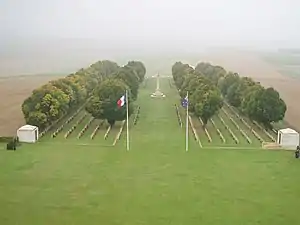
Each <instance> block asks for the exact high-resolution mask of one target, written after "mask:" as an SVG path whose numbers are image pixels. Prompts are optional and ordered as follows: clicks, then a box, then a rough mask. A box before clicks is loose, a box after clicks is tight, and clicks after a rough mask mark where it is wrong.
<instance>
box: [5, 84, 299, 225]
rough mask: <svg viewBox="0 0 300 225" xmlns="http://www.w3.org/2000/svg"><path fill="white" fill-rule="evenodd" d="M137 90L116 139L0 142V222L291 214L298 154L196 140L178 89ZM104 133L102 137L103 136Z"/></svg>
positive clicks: (286, 220) (213, 219) (169, 220)
mask: <svg viewBox="0 0 300 225" xmlns="http://www.w3.org/2000/svg"><path fill="white" fill-rule="evenodd" d="M161 86H162V90H163V91H164V92H165V93H166V95H167V97H166V98H165V99H151V98H150V97H149V95H150V93H151V91H153V90H154V82H152V81H149V82H148V83H147V86H146V87H145V88H143V89H141V90H140V96H139V105H140V106H141V114H140V118H139V121H138V123H137V125H136V126H133V127H131V132H130V140H131V148H130V151H129V152H127V151H126V148H125V145H126V142H125V133H124V134H123V136H122V139H121V141H120V142H119V143H118V144H117V145H116V147H109V146H106V147H104V146H103V145H101V144H100V142H99V143H98V144H95V142H93V141H91V142H90V145H85V146H84V145H77V143H78V142H72V141H71V140H72V139H70V141H65V142H62V143H60V142H56V141H51V139H49V140H47V141H46V140H45V141H42V142H40V143H37V144H33V145H23V146H21V147H20V148H19V149H18V150H17V151H16V152H13V151H1V152H0V165H1V170H0V212H1V213H0V222H1V224H5V225H10V224H30V225H40V224H45V225H46V224H49V225H50V224H51V225H52V224H55V225H60V224H62V225H65V224H73V225H77V224H78V225H82V224H89V225H93V224H106V225H121V224H122V225H135V224H136V225H137V224H139V225H140V224H149V225H153V224H155V225H165V224H172V225H188V224H191V225H194V224H212V225H214V224H218V225H219V224H222V225H223V224H225V225H226V224H228V225H233V224H237V225H240V224H243V225H253V224H266V225H269V224H272V225H281V224H297V223H298V220H299V218H298V217H299V216H298V208H299V207H300V202H299V198H298V197H297V196H298V194H299V193H298V192H299V185H300V181H299V179H298V176H299V172H298V171H299V167H300V164H299V163H300V161H299V160H295V159H294V158H293V153H292V152H288V151H268V150H261V149H253V150H244V149H243V148H242V147H241V148H240V149H235V148H232V149H228V150H225V149H215V148H213V147H211V148H210V147H206V148H202V149H201V148H200V147H199V145H198V144H197V143H196V142H195V141H194V140H193V138H192V136H190V148H189V151H188V152H185V145H184V129H181V128H180V127H179V125H178V121H177V118H176V113H175V109H174V103H175V102H176V101H177V100H178V97H177V95H176V94H177V92H176V90H175V89H171V88H170V87H169V85H168V83H167V81H165V80H163V81H162V82H161ZM101 143H102V142H101Z"/></svg>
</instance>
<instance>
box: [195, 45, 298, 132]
mask: <svg viewBox="0 0 300 225" xmlns="http://www.w3.org/2000/svg"><path fill="white" fill-rule="evenodd" d="M202 60H204V61H205V60H206V61H209V62H211V63H213V64H219V65H221V66H223V67H224V68H225V69H226V70H231V71H233V72H238V73H239V74H240V75H241V76H248V77H252V78H253V79H255V80H256V81H259V82H261V84H262V85H264V86H268V87H269V86H271V87H274V88H275V89H276V90H277V91H279V93H280V95H281V97H282V98H283V99H284V101H285V102H286V104H287V107H288V110H287V112H286V117H285V120H286V121H287V122H288V123H289V124H291V126H293V127H295V128H296V129H298V130H299V129H300V116H299V115H300V104H298V101H299V100H298V98H297V97H298V96H300V79H299V80H298V79H295V78H291V77H288V76H284V75H282V74H280V73H279V72H277V71H276V69H275V66H272V65H270V64H268V63H267V62H265V61H263V60H262V59H261V58H260V57H259V56H258V55H255V54H254V53H252V52H237V51H235V52H230V53H229V52H225V51H223V52H211V53H210V54H206V55H205V56H204V58H203V59H201V61H202Z"/></svg>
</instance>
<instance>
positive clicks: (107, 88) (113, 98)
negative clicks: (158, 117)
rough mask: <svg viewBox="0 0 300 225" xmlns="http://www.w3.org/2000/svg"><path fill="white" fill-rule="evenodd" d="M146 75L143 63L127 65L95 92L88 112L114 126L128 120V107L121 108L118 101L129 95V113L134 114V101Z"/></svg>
mask: <svg viewBox="0 0 300 225" xmlns="http://www.w3.org/2000/svg"><path fill="white" fill-rule="evenodd" d="M145 74H146V69H145V66H144V65H143V63H142V62H138V61H130V62H128V64H127V65H125V66H123V67H121V68H119V70H117V71H115V72H114V73H112V74H110V76H108V78H107V79H106V80H104V81H103V82H102V83H101V84H100V85H99V86H98V87H97V88H96V89H95V91H94V93H93V96H92V98H91V100H90V101H89V103H88V104H87V106H86V110H87V112H89V113H90V114H92V116H93V117H95V118H97V119H106V120H107V121H108V123H109V124H110V125H111V126H113V125H114V124H115V121H121V120H124V119H125V118H126V107H122V108H119V107H118V105H117V101H118V100H119V99H120V97H121V96H123V95H125V92H126V90H127V93H128V113H129V115H131V114H132V112H133V105H132V101H134V100H136V99H137V96H138V89H139V85H140V84H141V83H142V82H143V81H144V78H145Z"/></svg>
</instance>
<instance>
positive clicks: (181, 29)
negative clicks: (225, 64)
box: [0, 0, 300, 76]
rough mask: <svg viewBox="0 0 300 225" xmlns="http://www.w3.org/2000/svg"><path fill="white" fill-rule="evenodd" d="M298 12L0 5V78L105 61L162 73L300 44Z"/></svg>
mask: <svg viewBox="0 0 300 225" xmlns="http://www.w3.org/2000/svg"><path fill="white" fill-rule="evenodd" d="M299 9H300V1H297V0H263V1H261V0H227V1H224V0H209V1H201V0H198V1H197V0H185V1H177V0H172V1H171V0H164V1H159V0H151V1H150V0H149V1H148V0H147V1H146V0H144V1H142V0H110V1H103V0H85V1H82V0H80V1H79V0H52V1H45V0H26V1H22V0H1V2H0V27H1V35H0V75H1V76H4V75H6V76H7V75H16V74H30V73H66V72H71V71H73V70H75V69H78V68H80V67H84V66H87V65H88V64H89V63H91V62H93V61H96V60H100V59H112V60H116V61H117V62H119V63H124V62H126V60H129V59H141V60H144V61H145V62H146V64H149V65H156V64H159V65H156V68H154V69H153V70H162V69H163V68H162V67H164V65H163V64H164V63H163V62H171V61H174V60H177V59H180V58H184V57H197V55H199V54H200V53H201V52H203V51H205V50H206V51H207V49H208V48H209V49H210V48H239V49H251V50H274V49H277V48H284V47H289V48H293V47H300V41H299V40H300V30H299V29H298V28H299V27H300V13H299ZM162 59H163V60H165V61H163V60H162ZM166 64H168V63H166Z"/></svg>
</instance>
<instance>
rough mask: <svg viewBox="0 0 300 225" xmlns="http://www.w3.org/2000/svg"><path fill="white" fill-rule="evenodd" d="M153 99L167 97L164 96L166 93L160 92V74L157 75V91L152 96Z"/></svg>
mask: <svg viewBox="0 0 300 225" xmlns="http://www.w3.org/2000/svg"><path fill="white" fill-rule="evenodd" d="M151 97H153V98H157V97H163V98H164V97H166V96H165V95H164V93H162V92H161V91H160V88H159V74H157V76H156V90H155V92H154V93H152V94H151Z"/></svg>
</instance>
